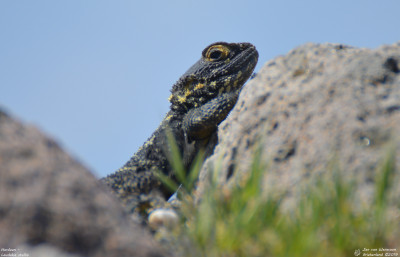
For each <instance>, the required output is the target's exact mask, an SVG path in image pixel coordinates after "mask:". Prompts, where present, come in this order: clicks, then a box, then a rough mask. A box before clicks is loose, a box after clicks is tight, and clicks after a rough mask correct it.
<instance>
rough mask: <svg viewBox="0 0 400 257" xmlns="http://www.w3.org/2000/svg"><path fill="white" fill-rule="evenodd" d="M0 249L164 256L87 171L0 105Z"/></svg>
mask: <svg viewBox="0 0 400 257" xmlns="http://www.w3.org/2000/svg"><path fill="white" fill-rule="evenodd" d="M0 247H1V248H4V249H5V250H6V251H2V254H3V253H4V254H13V253H14V252H12V251H13V249H20V250H19V252H18V254H24V253H25V254H29V256H164V255H163V254H162V251H160V248H159V247H158V245H157V244H156V243H155V242H154V241H153V240H152V238H151V236H150V233H148V232H147V231H145V230H144V229H143V228H142V227H140V226H139V225H136V224H134V223H133V222H132V221H131V219H130V217H129V216H128V215H126V214H125V213H124V211H123V209H122V207H121V206H120V204H119V203H118V201H117V200H116V199H114V198H113V197H112V196H111V195H109V194H108V193H106V192H105V190H103V188H102V186H101V185H100V183H99V182H98V181H97V179H96V178H95V177H94V176H93V175H92V174H90V172H88V171H87V170H86V169H85V168H83V167H82V165H80V164H79V163H77V162H76V161H74V160H73V159H72V158H71V157H69V156H68V155H67V154H66V153H65V152H64V151H63V150H62V149H61V148H60V147H59V146H58V145H57V143H56V142H54V141H53V140H52V139H50V138H48V137H45V136H44V135H43V134H42V133H41V132H40V131H38V130H37V129H36V128H34V127H30V126H26V125H23V124H21V123H19V122H17V121H15V120H14V119H12V118H11V117H10V116H8V115H7V114H6V113H5V112H3V111H1V110H0Z"/></svg>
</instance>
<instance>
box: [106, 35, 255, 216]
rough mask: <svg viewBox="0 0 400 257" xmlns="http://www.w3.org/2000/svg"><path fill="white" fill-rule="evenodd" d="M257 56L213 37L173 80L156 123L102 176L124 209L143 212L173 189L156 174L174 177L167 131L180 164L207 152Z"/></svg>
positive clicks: (249, 46) (249, 48)
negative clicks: (129, 153) (125, 159)
mask: <svg viewBox="0 0 400 257" xmlns="http://www.w3.org/2000/svg"><path fill="white" fill-rule="evenodd" d="M257 61H258V52H257V50H256V48H255V47H254V46H253V45H252V44H250V43H226V42H216V43H213V44H211V45H209V46H207V47H206V48H205V49H204V50H203V51H202V55H201V58H200V60H198V61H197V62H196V63H195V64H194V65H193V66H192V67H191V68H189V70H187V71H186V72H185V73H184V74H183V75H182V76H181V77H180V78H179V80H178V81H177V82H176V83H175V84H174V85H173V86H172V89H171V95H170V97H169V98H168V100H169V102H170V103H171V105H170V110H169V112H168V113H167V114H166V116H165V118H164V119H163V120H162V122H161V124H160V125H159V127H158V128H157V129H156V130H155V132H154V133H153V134H152V135H151V136H150V138H149V139H148V140H147V141H146V142H145V143H144V144H143V146H142V147H140V148H139V150H138V151H137V153H136V154H135V155H133V157H132V158H131V159H130V160H129V161H128V162H127V163H126V164H125V165H124V166H123V167H122V168H120V169H118V170H117V171H116V172H114V173H113V174H110V175H108V176H107V177H105V178H102V179H101V181H102V182H103V183H105V184H106V185H107V186H109V187H110V188H111V191H112V192H113V193H114V194H115V195H116V196H117V197H118V198H119V199H120V200H122V202H123V204H124V205H125V207H126V208H127V210H128V212H130V213H135V214H136V215H138V214H139V216H142V217H143V216H146V215H148V214H149V212H150V211H151V210H153V209H155V208H158V207H159V206H162V205H163V204H164V203H165V201H166V199H168V197H169V196H171V194H172V193H171V192H170V191H169V190H168V189H167V188H166V187H165V186H164V185H163V184H162V183H161V182H160V181H159V179H158V178H157V176H156V175H155V172H156V171H160V172H162V173H163V174H165V175H167V176H169V177H173V170H172V167H171V165H170V163H169V161H168V157H169V156H168V155H169V154H170V153H169V151H170V149H169V146H168V145H169V144H168V142H169V141H168V138H167V133H169V135H172V136H173V139H174V140H175V142H176V145H177V146H178V149H179V153H180V154H181V156H182V159H183V161H184V167H185V170H187V169H188V168H189V167H190V165H191V164H192V162H193V160H194V158H195V156H196V154H197V153H198V152H199V151H200V149H203V150H205V151H206V156H207V155H210V154H211V153H212V151H213V149H214V147H215V145H216V143H217V140H218V139H217V127H218V125H219V124H220V123H221V122H222V121H223V120H224V119H225V118H226V117H227V115H228V114H229V112H230V111H231V109H232V108H233V106H234V105H235V104H236V101H237V99H238V96H239V93H240V91H241V88H242V86H243V85H244V83H245V82H246V81H247V80H248V78H249V77H250V76H251V75H252V73H253V70H254V68H255V66H256V64H257Z"/></svg>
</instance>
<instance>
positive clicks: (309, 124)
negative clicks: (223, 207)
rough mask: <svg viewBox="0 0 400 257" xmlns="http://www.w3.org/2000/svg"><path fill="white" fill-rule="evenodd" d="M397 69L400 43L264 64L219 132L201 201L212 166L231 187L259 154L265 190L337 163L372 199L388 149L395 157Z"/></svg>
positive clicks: (335, 47)
mask: <svg viewBox="0 0 400 257" xmlns="http://www.w3.org/2000/svg"><path fill="white" fill-rule="evenodd" d="M399 62H400V42H399V43H397V44H394V45H389V46H382V47H380V48H378V49H376V50H370V49H359V48H354V47H350V46H344V45H340V44H311V43H309V44H305V45H303V46H300V47H298V48H296V49H294V50H292V51H291V52H289V53H288V54H287V55H286V56H280V57H277V58H275V59H274V60H271V61H269V62H267V63H266V64H265V65H264V67H263V68H262V69H261V70H260V72H259V73H258V74H257V76H256V77H255V78H254V79H253V80H251V81H250V82H249V83H248V84H247V85H246V86H245V87H244V88H243V90H242V92H241V94H240V97H239V100H238V102H237V104H236V106H235V108H234V109H233V110H232V112H231V113H230V115H229V116H228V118H227V119H226V120H225V121H224V122H223V123H222V124H221V125H220V126H219V131H218V135H219V144H218V145H217V147H216V149H215V151H214V154H213V155H212V156H211V157H210V158H209V159H208V160H207V161H206V163H205V165H203V168H202V170H201V172H200V180H199V186H198V192H197V193H198V196H199V197H201V195H202V193H203V192H204V190H206V187H207V184H206V183H205V182H206V177H207V176H208V175H209V174H210V172H211V171H212V170H213V169H214V168H213V167H216V166H217V167H219V169H220V173H219V174H218V179H219V183H221V184H224V185H229V184H230V181H235V178H236V179H238V177H239V178H240V176H241V175H243V174H244V173H246V171H248V170H249V166H250V164H251V161H252V158H253V153H254V152H255V149H257V148H258V147H260V148H261V149H262V157H263V160H266V162H267V164H268V172H267V175H266V178H265V186H266V187H268V186H269V185H273V184H274V185H275V187H274V188H281V189H282V190H288V191H292V190H295V188H296V187H297V186H298V185H300V184H301V182H302V181H304V180H305V178H308V177H310V176H314V175H315V174H321V173H323V172H326V171H327V170H329V167H328V166H329V165H330V163H332V161H336V162H337V163H339V165H340V168H341V170H342V171H343V172H344V173H345V174H346V176H347V175H349V176H350V175H352V176H353V177H355V178H356V179H357V181H358V182H359V183H360V185H361V186H360V189H359V190H360V193H361V195H362V197H366V198H370V197H371V192H372V190H373V181H374V178H375V174H376V172H377V167H379V165H380V162H381V161H382V158H383V157H384V156H385V154H386V153H387V150H388V149H387V145H388V144H392V147H394V148H395V149H397V152H400V151H399V150H400V144H399V140H398V139H399V133H400V73H399V68H400V64H399ZM399 157H400V155H397V165H398V164H399V160H400V159H399ZM398 196H400V192H398Z"/></svg>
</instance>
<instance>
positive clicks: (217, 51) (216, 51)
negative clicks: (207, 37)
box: [210, 50, 222, 60]
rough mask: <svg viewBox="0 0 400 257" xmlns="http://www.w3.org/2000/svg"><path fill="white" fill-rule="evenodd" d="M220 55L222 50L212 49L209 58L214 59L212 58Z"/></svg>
mask: <svg viewBox="0 0 400 257" xmlns="http://www.w3.org/2000/svg"><path fill="white" fill-rule="evenodd" d="M221 56H222V52H221V51H219V50H215V51H212V52H211V53H210V58H211V59H214V60H217V59H219V58H220V57H221Z"/></svg>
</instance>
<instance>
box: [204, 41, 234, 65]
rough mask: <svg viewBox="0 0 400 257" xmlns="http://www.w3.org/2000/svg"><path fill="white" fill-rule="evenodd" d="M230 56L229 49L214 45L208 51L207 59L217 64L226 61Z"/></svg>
mask: <svg viewBox="0 0 400 257" xmlns="http://www.w3.org/2000/svg"><path fill="white" fill-rule="evenodd" d="M228 54H229V48H228V47H226V46H225V45H213V46H210V47H209V48H208V49H207V51H206V53H205V58H206V60H207V61H209V62H217V61H221V60H224V59H226V57H228Z"/></svg>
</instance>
